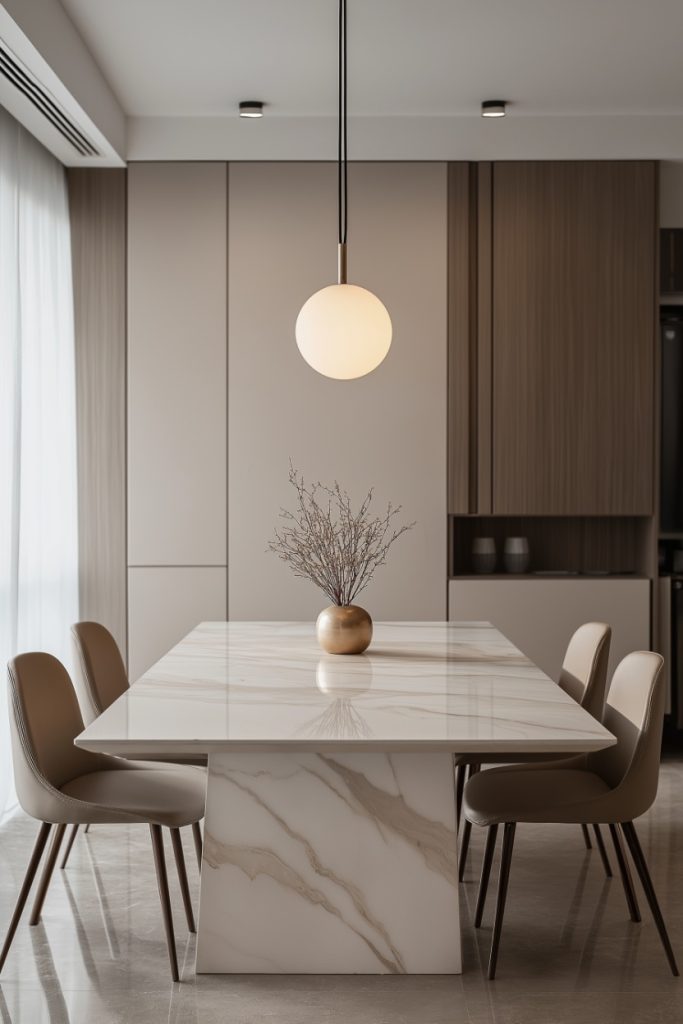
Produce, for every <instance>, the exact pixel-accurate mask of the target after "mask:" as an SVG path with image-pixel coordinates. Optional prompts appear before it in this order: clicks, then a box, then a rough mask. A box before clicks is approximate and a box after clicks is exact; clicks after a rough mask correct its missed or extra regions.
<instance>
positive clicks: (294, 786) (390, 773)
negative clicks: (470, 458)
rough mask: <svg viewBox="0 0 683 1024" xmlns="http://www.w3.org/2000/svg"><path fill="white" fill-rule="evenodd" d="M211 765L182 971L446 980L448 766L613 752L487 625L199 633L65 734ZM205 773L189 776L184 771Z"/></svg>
mask: <svg viewBox="0 0 683 1024" xmlns="http://www.w3.org/2000/svg"><path fill="white" fill-rule="evenodd" d="M75 742H76V744H77V745H78V746H79V747H83V748H85V749H87V750H92V751H98V752H103V753H107V754H114V755H117V756H120V757H126V758H136V759H137V758H144V757H145V756H153V757H155V758H160V757H162V756H163V755H164V754H168V755H169V756H170V755H171V754H173V755H179V754H186V755H188V756H192V757H196V756H198V755H202V754H206V755H208V770H207V772H206V779H207V790H206V816H205V820H204V844H203V854H202V866H201V882H200V899H199V922H198V929H197V950H196V970H197V972H198V973H209V974H210V973H226V974H230V973H240V974H242V973H264V974H283V973H284V974H286V973H294V974H384V973H401V974H403V973H407V974H457V973H459V972H460V971H461V969H462V964H461V938H460V919H459V894H458V863H457V861H458V844H457V825H456V794H455V780H454V769H453V755H454V754H458V753H469V754H473V755H476V759H477V760H478V761H480V762H481V763H482V764H486V755H487V753H489V754H491V753H492V752H495V754H496V755H498V756H500V755H501V754H503V755H504V754H508V753H509V755H510V760H511V761H514V759H515V755H520V754H530V753H534V754H546V753H547V754H548V755H557V754H563V753H566V754H568V755H569V754H573V753H578V752H588V751H594V750H599V749H601V748H604V747H607V746H609V745H611V744H613V743H614V742H615V739H614V737H613V736H612V734H611V733H610V732H608V731H607V729H605V728H604V727H603V726H602V725H601V724H600V722H598V721H596V719H594V718H592V717H591V716H590V715H589V714H588V713H587V712H586V711H584V710H583V708H581V707H580V706H579V705H578V704H577V703H576V702H575V701H573V700H572V699H571V698H570V697H569V696H568V695H567V694H566V693H565V692H564V691H563V690H562V689H561V688H560V687H559V686H557V685H556V683H555V682H554V681H553V680H552V679H551V678H549V676H547V675H546V674H545V673H544V672H543V671H542V670H541V669H540V668H539V667H538V666H537V665H535V664H534V663H533V662H532V661H531V660H530V659H529V658H528V657H527V656H526V655H525V654H523V653H522V652H521V651H520V650H518V649H517V648H516V647H515V646H514V644H512V643H511V642H510V641H509V640H508V639H507V638H506V637H505V636H503V634H502V633H500V632H499V631H498V630H497V629H496V628H495V627H494V626H493V625H491V624H490V623H487V622H381V623H376V624H375V626H374V635H373V640H372V643H371V646H370V647H369V649H368V650H367V651H366V652H365V653H364V654H361V655H329V654H325V653H323V652H322V651H321V649H320V648H319V646H318V643H317V640H316V632H315V625H314V624H313V623H309V622H236V621H231V622H203V623H201V624H200V625H198V626H197V627H196V628H195V629H193V630H192V631H191V632H190V633H189V634H188V635H187V636H186V637H185V638H184V639H183V640H181V641H180V643H178V644H177V646H175V647H174V648H173V649H172V650H171V651H169V652H168V654H166V655H164V657H162V658H161V660H160V661H158V662H157V663H156V664H155V665H154V666H153V667H152V668H150V669H149V670H148V671H147V672H145V673H144V675H143V676H142V677H141V678H140V679H138V680H137V681H135V682H134V683H133V684H132V685H131V687H130V689H129V690H128V692H127V693H125V694H124V695H123V696H121V697H119V699H118V700H116V701H115V702H114V703H113V704H112V705H111V706H110V707H109V708H108V709H107V710H105V711H104V712H103V714H101V715H100V716H99V718H97V719H96V720H95V721H94V722H92V724H90V725H89V726H88V727H87V728H86V729H85V731H84V732H82V733H81V734H80V735H79V736H78V737H77V739H76V741H75ZM197 770H201V769H197Z"/></svg>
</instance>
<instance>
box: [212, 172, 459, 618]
mask: <svg viewBox="0 0 683 1024" xmlns="http://www.w3.org/2000/svg"><path fill="white" fill-rule="evenodd" d="M335 173H336V171H335V167H334V165H332V164H302V163H286V164H248V163H241V164H232V165H231V166H230V188H229V218H228V221H229V261H228V274H229V287H228V293H229V321H228V327H229V346H228V351H229V358H228V474H229V479H228V502H229V507H228V524H229V527H228V543H229V550H228V581H229V583H228V607H229V614H230V617H231V618H235V619H267V618H272V619H287V618H291V619H307V618H311V617H314V616H315V615H316V614H317V612H318V611H319V610H320V609H321V608H322V607H323V606H324V605H325V604H326V603H327V601H326V599H325V597H324V596H323V595H322V594H320V593H318V592H317V591H316V590H315V588H314V587H313V586H312V585H311V584H308V583H306V582H303V581H301V580H297V579H295V578H294V577H293V576H292V575H291V574H290V572H289V570H288V569H287V567H286V566H284V565H283V564H282V563H281V562H279V561H278V560H277V559H276V558H275V556H273V555H271V554H267V553H266V552H265V548H266V543H267V541H268V539H269V538H270V536H271V534H272V531H273V528H274V526H275V524H276V521H277V512H278V508H279V506H280V505H287V504H291V501H292V495H291V493H290V488H289V486H288V483H287V472H288V463H289V460H290V459H292V460H293V462H294V464H295V466H296V467H297V468H298V469H300V470H301V471H302V472H303V473H304V474H305V476H306V477H307V478H309V479H313V478H315V479H317V478H320V479H322V480H324V481H332V480H334V479H337V480H338V481H339V482H340V484H342V485H343V486H344V487H347V488H348V489H349V490H350V491H351V493H352V494H353V495H354V496H355V497H356V498H358V497H361V496H362V494H363V493H364V491H365V490H366V489H367V488H369V487H371V486H373V487H375V490H376V501H377V506H378V508H380V507H381V506H382V505H383V504H384V503H386V502H387V501H389V500H391V501H393V502H395V503H401V504H402V505H403V506H404V509H405V516H406V518H407V519H410V520H417V524H418V525H417V526H416V528H415V529H414V530H413V531H412V533H410V534H408V535H407V536H405V537H403V538H401V539H400V540H399V541H398V543H397V545H396V547H395V549H394V550H393V551H392V552H391V554H390V557H389V561H388V563H387V565H386V566H385V567H383V568H381V569H380V570H379V572H378V575H377V578H376V581H374V582H373V583H372V584H371V586H370V587H369V588H368V590H367V591H366V592H365V593H364V594H363V595H362V598H361V599H360V600H361V603H363V604H364V605H365V606H366V607H367V608H368V610H369V611H370V612H371V614H372V615H373V616H374V617H375V618H377V619H392V618H395V619H443V618H445V615H446V327H447V325H446V319H447V294H446V270H447V266H446V262H447V261H446V226H447V217H446V204H447V186H446V165H445V164H443V163H431V164H430V163H420V164H418V163H412V164H411V163H404V164H372V163H370V164H357V165H352V166H351V167H350V170H349V192H350V223H349V280H350V281H351V282H358V283H362V284H363V285H365V286H366V287H368V288H370V289H372V290H373V291H376V293H377V294H378V295H379V296H380V297H381V299H382V300H383V301H384V303H385V304H386V306H387V308H388V310H389V312H390V314H391V317H392V320H393V326H394V339H393V344H392V347H391V350H390V353H389V355H388V357H387V359H386V360H385V362H384V363H383V364H382V365H381V366H380V367H379V368H378V369H377V370H376V371H375V372H374V373H372V374H371V375H370V376H368V377H366V378H363V379H361V380H358V381H344V382H342V381H332V380H328V379H326V378H324V377H321V376H319V375H318V374H317V373H315V372H314V371H313V370H312V369H311V368H310V367H309V366H308V365H307V364H306V363H305V362H304V361H303V360H302V358H301V356H300V355H299V352H298V349H297V347H296V344H295V340H294V324H295V320H296V316H297V313H298V311H299V309H300V307H301V305H302V304H303V302H304V301H305V300H306V299H307V298H308V297H309V295H311V294H312V292H314V291H315V290H317V289H318V288H320V287H322V286H323V285H325V284H330V283H332V282H333V281H334V278H335V273H336V196H335V187H336V180H335Z"/></svg>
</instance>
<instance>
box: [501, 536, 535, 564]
mask: <svg viewBox="0 0 683 1024" xmlns="http://www.w3.org/2000/svg"><path fill="white" fill-rule="evenodd" d="M503 561H504V562H505V569H506V571H507V572H515V573H524V572H527V571H528V569H529V541H528V540H527V539H526V537H507V538H506V540H505V549H504V551H503Z"/></svg>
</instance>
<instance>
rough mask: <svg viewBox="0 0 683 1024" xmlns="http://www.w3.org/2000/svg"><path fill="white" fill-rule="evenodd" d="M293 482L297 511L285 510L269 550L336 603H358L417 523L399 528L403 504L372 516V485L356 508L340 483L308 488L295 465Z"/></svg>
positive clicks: (291, 469) (282, 512)
mask: <svg viewBox="0 0 683 1024" xmlns="http://www.w3.org/2000/svg"><path fill="white" fill-rule="evenodd" d="M289 482H290V484H291V485H292V487H294V489H295V491H296V496H297V506H296V511H294V512H288V511H287V510H286V509H281V510H280V519H281V520H282V523H283V525H282V526H281V527H280V528H279V529H276V530H275V537H274V539H273V540H271V541H270V542H269V544H268V550H269V551H272V552H273V553H274V554H276V555H277V556H278V558H281V559H282V561H283V562H286V563H287V564H288V565H289V567H290V568H291V570H292V572H293V573H294V575H295V576H299V577H301V579H306V580H310V581H311V583H314V584H315V585H316V587H319V588H320V590H322V591H323V593H324V594H327V596H328V597H329V599H330V600H331V601H332V603H333V604H337V605H344V606H347V605H350V604H353V602H354V599H355V598H356V597H357V596H358V594H360V592H361V591H362V590H364V589H365V587H367V585H368V583H370V581H371V580H372V578H373V576H374V575H375V572H376V570H377V569H378V568H379V566H380V565H384V563H385V562H386V560H387V552H388V551H389V548H390V547H391V545H392V544H393V543H394V541H395V540H398V538H399V537H400V536H401V534H402V533H405V532H406V531H407V530H411V529H412V528H413V526H415V523H408V524H407V525H404V526H395V525H394V522H395V519H396V516H398V515H399V513H400V512H401V506H400V505H397V506H394V505H392V504H391V503H389V505H388V506H387V510H386V512H385V513H384V515H381V516H374V515H372V514H371V512H370V505H371V503H372V489H370V490H369V491H368V493H367V495H366V497H365V498H364V500H363V502H362V503H361V505H360V508H359V509H358V511H356V512H354V511H353V509H352V507H351V499H350V498H349V495H348V493H347V492H346V491H343V490H342V489H341V487H340V486H339V484H338V483H337V482H336V481H335V483H334V485H333V486H332V487H327V486H325V485H324V484H321V483H320V482H318V483H315V484H313V485H311V486H306V484H305V482H304V478H303V476H301V475H300V474H299V473H298V472H297V471H296V470H295V469H294V468H293V466H292V465H291V464H290V467H289Z"/></svg>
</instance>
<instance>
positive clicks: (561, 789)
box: [463, 767, 613, 825]
mask: <svg viewBox="0 0 683 1024" xmlns="http://www.w3.org/2000/svg"><path fill="white" fill-rule="evenodd" d="M612 793H613V790H611V789H610V787H609V786H608V785H607V783H606V782H605V781H604V780H603V779H601V778H600V776H599V775H596V774H595V773H594V772H589V771H581V770H578V769H572V768H551V767H548V768H547V769H540V768H539V769H535V770H534V771H519V770H515V769H514V768H513V769H510V770H508V769H507V768H493V769H491V770H490V771H485V772H479V773H478V774H477V775H475V776H473V778H471V779H470V780H469V782H468V783H467V785H466V786H465V792H464V797H463V810H464V812H465V815H466V817H467V818H468V820H469V821H471V822H473V823H474V824H475V825H495V824H500V823H502V822H506V821H530V822H532V821H535V822H544V821H547V822H567V823H570V822H572V823H575V824H582V823H584V822H586V823H591V822H595V823H598V824H600V823H602V822H606V821H610V820H612V819H611V818H610V814H609V805H610V802H611V800H610V797H611V794H612Z"/></svg>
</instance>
